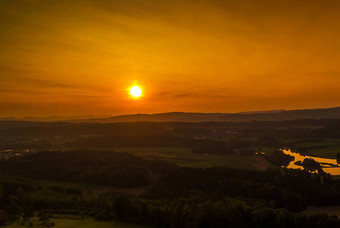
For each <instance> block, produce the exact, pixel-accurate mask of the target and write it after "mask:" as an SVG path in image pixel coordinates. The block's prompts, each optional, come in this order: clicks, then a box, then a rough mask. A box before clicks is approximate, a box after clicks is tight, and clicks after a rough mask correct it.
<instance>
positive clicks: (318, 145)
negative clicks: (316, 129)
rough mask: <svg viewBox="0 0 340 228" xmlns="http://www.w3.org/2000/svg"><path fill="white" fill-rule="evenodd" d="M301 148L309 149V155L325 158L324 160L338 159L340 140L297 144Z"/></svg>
mask: <svg viewBox="0 0 340 228" xmlns="http://www.w3.org/2000/svg"><path fill="white" fill-rule="evenodd" d="M297 146H299V147H303V148H306V149H307V155H310V156H316V157H323V158H336V155H337V153H340V140H339V139H324V140H323V141H317V142H304V143H299V144H297Z"/></svg>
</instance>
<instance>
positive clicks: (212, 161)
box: [113, 147, 270, 169]
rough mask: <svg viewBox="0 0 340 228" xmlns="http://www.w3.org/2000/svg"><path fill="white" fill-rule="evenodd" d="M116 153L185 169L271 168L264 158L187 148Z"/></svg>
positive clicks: (120, 149) (128, 149)
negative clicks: (204, 152)
mask: <svg viewBox="0 0 340 228" xmlns="http://www.w3.org/2000/svg"><path fill="white" fill-rule="evenodd" d="M113 151H115V152H126V153H131V154H134V155H137V156H142V157H145V158H150V159H152V158H156V159H160V160H163V161H167V162H170V163H172V164H175V165H178V166H183V167H196V168H209V167H215V166H223V167H229V168H238V169H258V167H259V163H260V164H261V167H262V168H263V166H265V167H269V166H270V164H269V163H268V162H267V161H266V160H265V159H263V158H258V157H256V156H240V155H223V156H219V155H213V154H198V153H192V152H191V149H190V148H186V147H117V148H113Z"/></svg>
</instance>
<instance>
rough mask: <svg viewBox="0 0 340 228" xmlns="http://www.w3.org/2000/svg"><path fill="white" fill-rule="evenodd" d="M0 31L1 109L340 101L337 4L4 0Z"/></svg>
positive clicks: (119, 110)
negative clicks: (137, 90) (136, 95)
mask: <svg viewBox="0 0 340 228" xmlns="http://www.w3.org/2000/svg"><path fill="white" fill-rule="evenodd" d="M0 31H1V32H0V116H53V115H85V114H93V115H117V114H123V113H155V112H168V111H190V112H238V111H250V110H272V109H300V108H314V107H331V106H340V52H339V51H340V36H339V35H340V1H338V0H334V1H330V0H322V1H321V0H296V1H291V0H275V1H274V0H257V1H256V0H242V1H240V0H233V1H217V0H216V1H214V0H209V1H208V0H207V1H198V0H195V1H184V0H178V1H171V0H166V1H161V0H154V1H146V0H143V1H132V0H121V1H119V0H112V1H104V0H102V1H101V0H93V1H91V0H79V1H71V0H65V1H63V0H41V1H35V0H22V1H16V0H1V1H0ZM134 83H137V84H138V85H140V86H141V87H142V89H143V93H144V97H142V98H140V99H131V97H130V96H129V94H128V88H129V87H130V86H132V85H133V84H134Z"/></svg>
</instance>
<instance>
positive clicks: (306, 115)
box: [0, 107, 340, 123]
mask: <svg viewBox="0 0 340 228" xmlns="http://www.w3.org/2000/svg"><path fill="white" fill-rule="evenodd" d="M296 119H340V107H334V108H320V109H299V110H271V111H253V112H239V113H199V112H167V113H156V114H130V115H118V116H111V117H93V116H85V115H84V116H78V117H69V118H67V117H42V118H39V117H25V118H12V117H6V118H0V121H38V122H50V121H63V122H73V123H81V122H90V123H115V122H141V121H145V122H210V121H212V122H241V121H254V120H257V121H282V120H296Z"/></svg>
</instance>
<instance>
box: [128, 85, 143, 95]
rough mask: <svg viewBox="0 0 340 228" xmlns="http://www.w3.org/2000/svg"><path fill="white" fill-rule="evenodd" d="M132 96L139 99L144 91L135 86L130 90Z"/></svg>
mask: <svg viewBox="0 0 340 228" xmlns="http://www.w3.org/2000/svg"><path fill="white" fill-rule="evenodd" d="M130 94H131V96H132V97H134V98H138V97H140V96H141V95H142V90H141V88H139V87H138V86H136V85H135V86H133V87H131V88H130Z"/></svg>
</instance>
